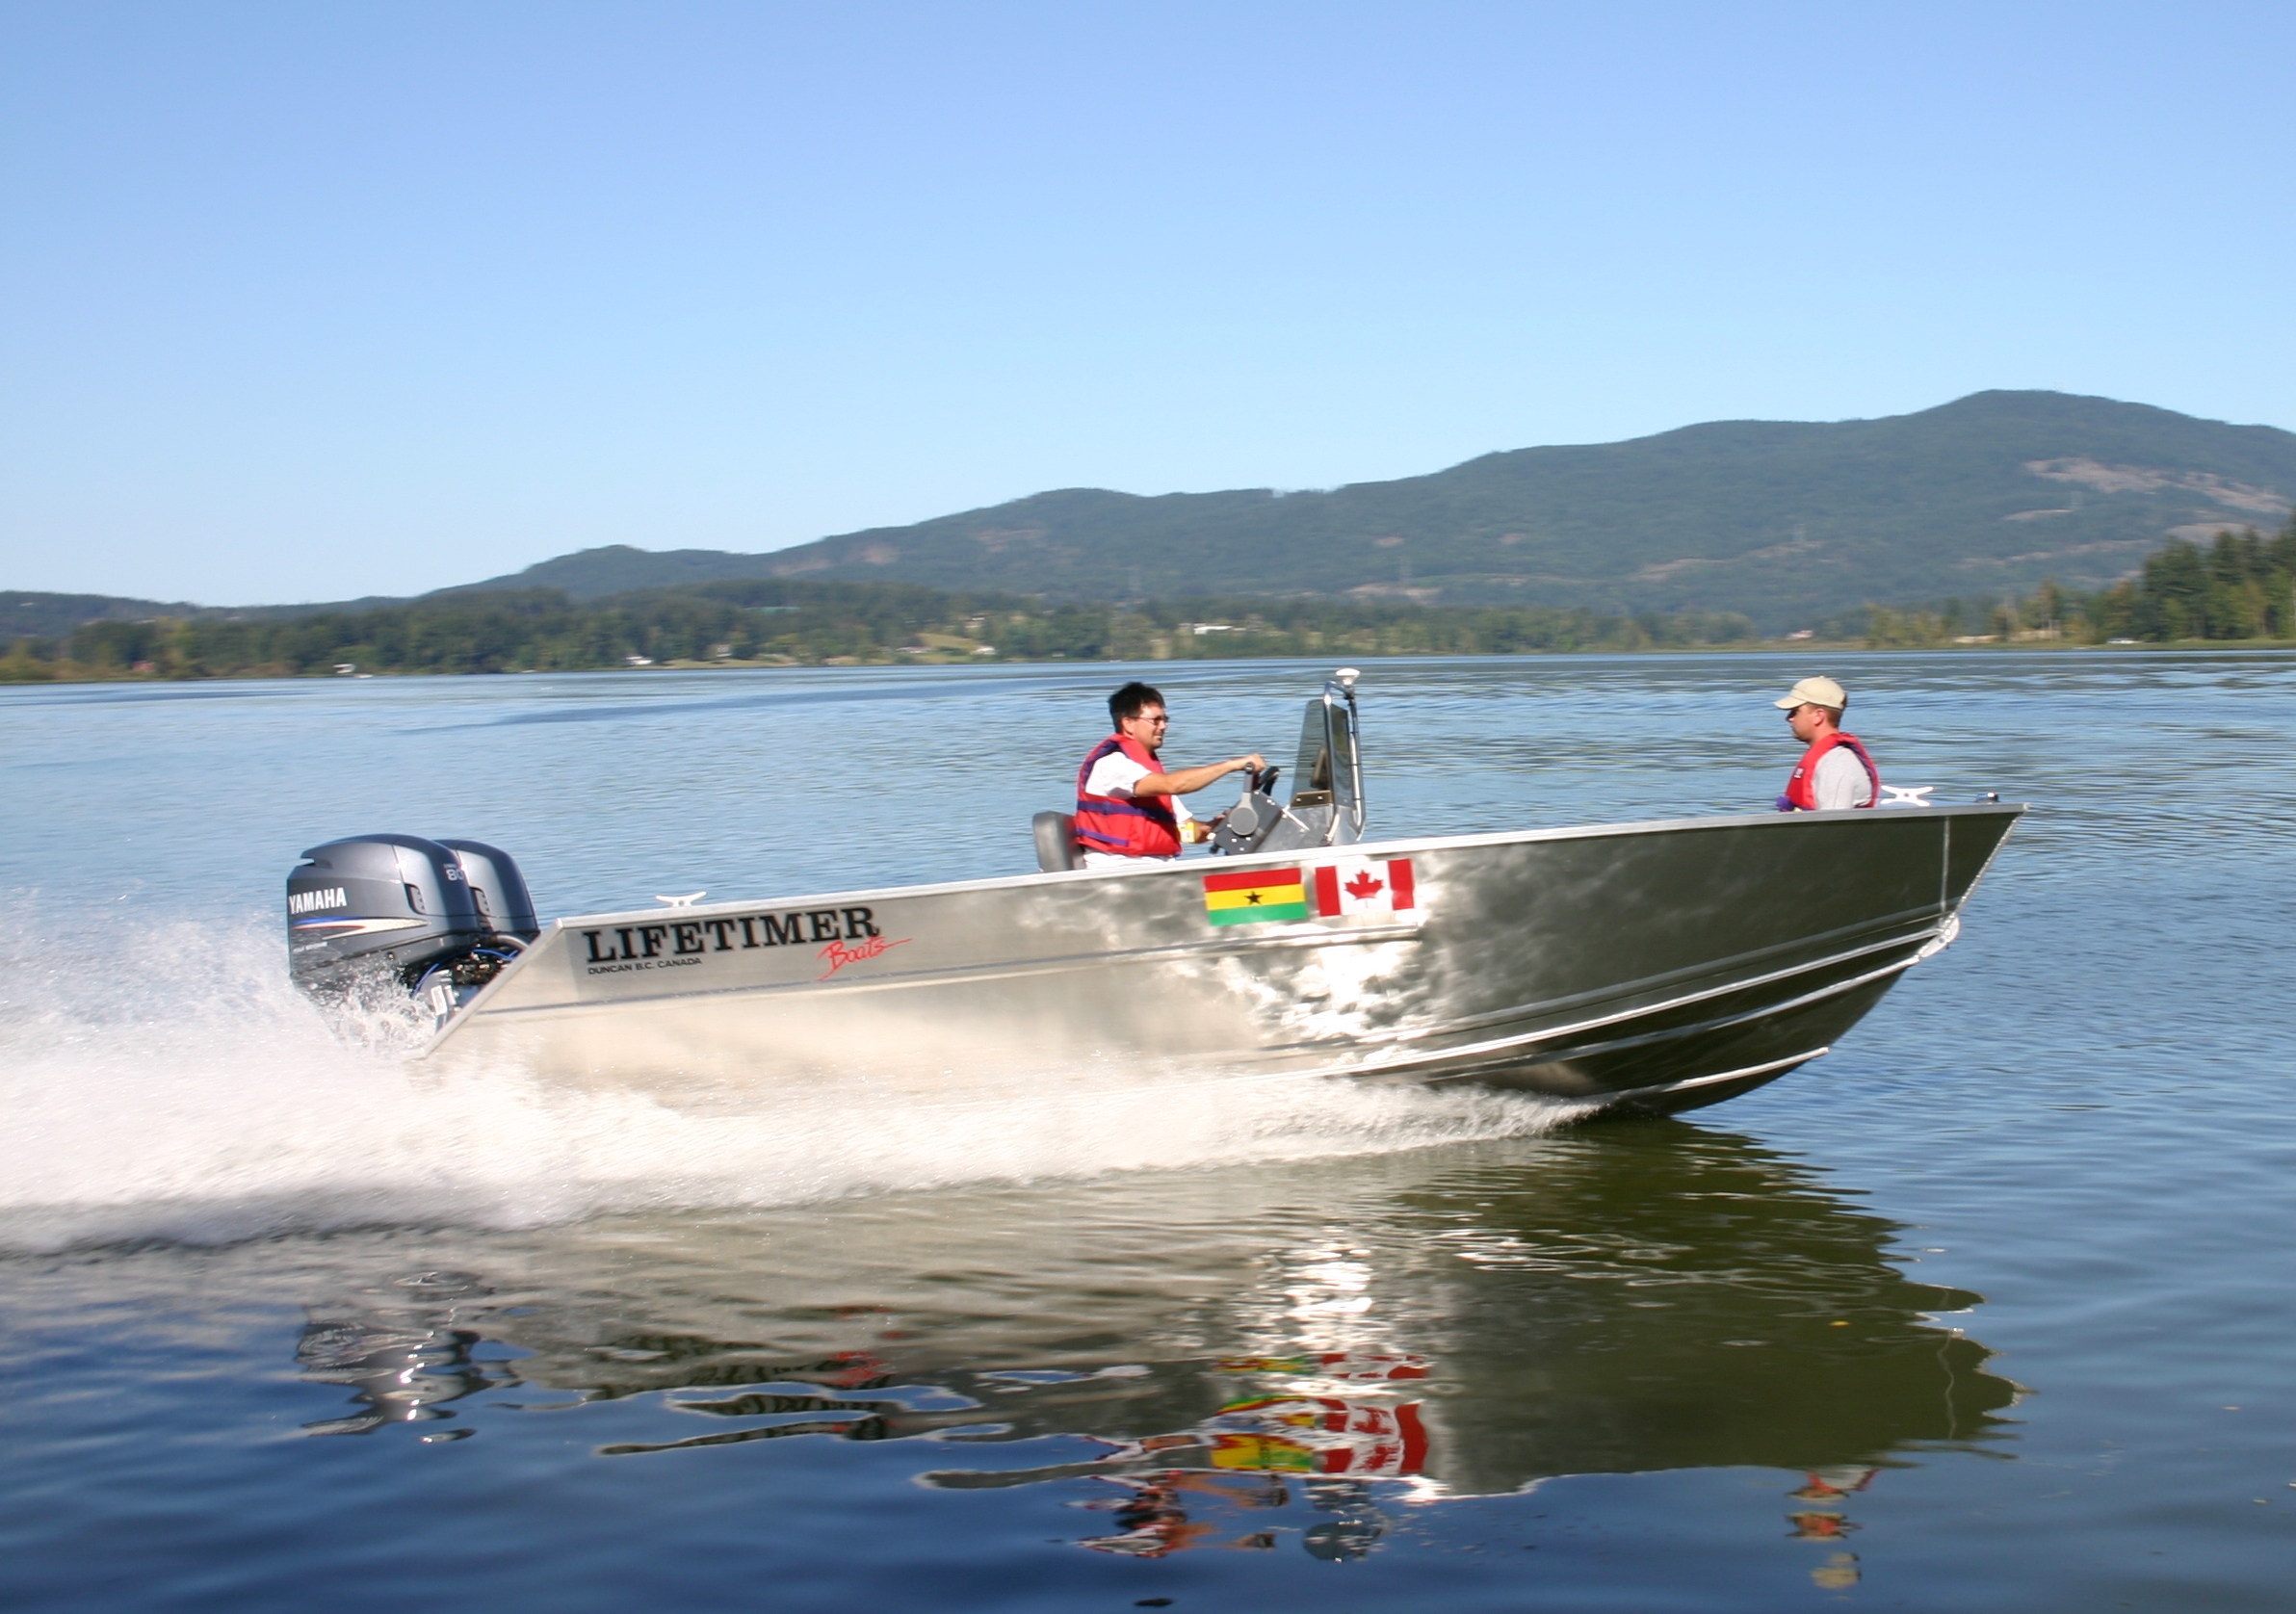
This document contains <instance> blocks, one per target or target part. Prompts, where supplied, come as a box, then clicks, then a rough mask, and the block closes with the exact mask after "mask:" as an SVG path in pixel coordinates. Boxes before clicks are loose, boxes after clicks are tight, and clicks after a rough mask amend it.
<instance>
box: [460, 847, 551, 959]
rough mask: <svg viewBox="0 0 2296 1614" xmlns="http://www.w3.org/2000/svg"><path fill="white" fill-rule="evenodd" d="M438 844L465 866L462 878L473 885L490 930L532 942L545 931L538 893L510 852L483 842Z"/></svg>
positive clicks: (473, 890) (464, 881) (497, 933)
mask: <svg viewBox="0 0 2296 1614" xmlns="http://www.w3.org/2000/svg"><path fill="white" fill-rule="evenodd" d="M438 844H439V845H440V846H444V847H446V848H447V849H448V850H449V851H451V852H453V853H454V854H455V861H456V862H457V864H459V865H461V867H462V881H463V883H464V884H465V885H467V886H469V887H470V895H471V897H472V898H473V899H474V900H475V901H476V902H477V903H478V905H479V917H480V918H481V919H482V920H483V921H485V923H486V928H487V929H489V930H491V931H493V932H494V933H495V934H496V935H498V936H515V937H517V938H518V939H519V940H520V941H522V942H531V941H533V940H534V939H535V937H536V936H539V935H540V934H541V933H542V922H541V921H540V920H538V919H536V918H535V898H534V894H533V893H532V892H530V891H528V890H527V889H526V876H525V875H523V874H521V873H520V872H518V865H517V864H515V863H513V862H512V861H511V860H510V854H509V852H506V851H503V850H502V849H501V848H499V847H496V846H488V845H486V843H485V842H483V841H450V840H441V841H440V842H439V843H438Z"/></svg>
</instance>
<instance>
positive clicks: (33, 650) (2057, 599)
mask: <svg viewBox="0 0 2296 1614" xmlns="http://www.w3.org/2000/svg"><path fill="white" fill-rule="evenodd" d="M1757 637H1758V636H1757V634H1756V632H1755V627H1754V624H1753V622H1752V621H1750V620H1749V619H1748V618H1746V617H1744V616H1742V615H1739V614H1737V613H1735V612H1673V613H1664V614H1659V613H1642V614H1628V613H1623V612H1598V611H1594V610H1590V609H1587V608H1583V607H1562V606H1513V607H1504V608H1492V609H1479V608H1475V607H1463V606H1450V607H1446V606H1426V605H1420V604H1417V603H1414V602H1411V601H1406V600H1392V601H1378V600H1369V601H1367V600H1339V599H1328V598H1313V597H1310V598H1296V599H1258V598H1199V597H1187V598H1180V599H1171V600H1158V601H1142V602H1132V603H1126V604H1120V605H1089V604H1068V605H1048V604H1046V603H1045V602H1043V601H1040V600H1034V599H1031V598H1028V597H1025V596H1021V595H1016V594H1000V593H967V592H952V591H948V590H943V589H936V588H926V587H920V586H914V585H909V584H897V583H821V582H806V581H803V580H796V579H744V580H738V581H733V582H723V583H709V584H700V585H692V586H681V587H675V588H652V589H642V590H639V591H637V592H634V593H628V594H619V595H613V596H611V597H609V598H606V599H600V600H591V601H587V602H581V601H575V600H573V599H570V598H569V597H568V596H567V595H565V594H564V593H562V592H561V591H560V590H557V589H550V588H535V589H524V590H509V591H501V592H483V593H455V594H442V595H436V596H433V597H431V598H428V599H423V600H416V601H412V602H409V603H407V604H404V605H392V606H383V607H378V608H375V609H371V610H361V611H334V612H314V613H312V614H309V615H303V616H267V617H262V618H232V617H224V616H220V615H216V614H212V613H211V614H203V615H200V616H182V617H174V616H155V617H152V618H150V619H148V620H144V621H138V622H120V621H91V622H84V623H82V624H81V625H80V626H78V627H76V628H74V629H73V630H72V631H71V632H70V633H69V634H68V635H63V636H57V637H50V638H40V637H25V638H16V639H14V640H13V643H12V644H11V645H10V646H9V648H8V650H7V653H6V654H5V655H0V683H44V682H51V681H60V682H70V681H86V680H104V679H142V678H149V679H186V678H295V677H307V676H313V675H320V674H327V673H345V674H361V673H364V674H405V673H483V672H573V671H587V670H594V669H597V668H602V667H627V666H680V665H683V666H691V665H779V666H837V665H886V664H897V663H903V662H918V663H939V664H947V663H951V662H992V661H995V662H1007V661H1012V662H1043V661H1079V662H1105V661H1197V660H1212V659H1226V658H1234V657H1262V656H1315V655H1343V656H1414V655H1459V656H1471V655H1519V654H1526V653H1532V652H1539V651H1574V650H1645V649H1669V648H1678V649H1690V648H1697V647H1700V646H1711V645H1730V644H1746V643H1752V642H1755V641H1756V640H1757ZM1813 637H1814V638H1818V639H1820V640H1823V641H1827V642H1854V641H1863V642H1865V643H1866V644H1868V645H1872V646H1875V647H1881V648H1887V647H1915V646H1928V645H1942V644H1952V643H1986V642H2015V641H2033V640H2065V641H2070V642H2074V643H2090V644H2100V643H2108V642H2114V641H2139V642H2154V643H2165V642H2171V641H2177V640H2190V639H2204V640H2256V639H2296V516H2291V518H2290V520H2289V522H2288V525H2287V526H2286V527H2285V528H2284V529H2283V530H2282V531H2281V532H2280V533H2279V534H2276V535H2274V536H2272V537H2269V538H2267V537H2265V536H2263V535H2262V534H2258V533H2257V532H2256V531H2254V530H2253V529H2251V530H2249V531H2245V532H2240V533H2234V532H2231V531H2226V532H2223V533H2219V534H2217V535H2216V538H2215V540H2214V541H2213V542H2212V543H2210V544H2208V545H2206V546H2205V547H2204V546H2202V545H2199V544H2195V543H2191V542H2188V541H2186V540H2184V539H2182V538H2178V539H2175V540H2173V541H2171V542H2170V543H2169V544H2168V545H2167V546H2166V547H2165V548H2162V549H2160V550H2158V551H2156V552H2154V553H2153V554H2152V556H2150V557H2148V558H2147V560H2145V563H2144V566H2143V568H2142V570H2141V571H2140V572H2139V574H2138V575H2137V576H2135V577H2132V578H2128V579H2125V580H2124V581H2122V582H2120V583H2117V584H2115V585H2113V586H2111V587H2110V588H2105V589H2101V590H2099V591H2096V592H2088V593H2084V592H2081V591H2078V590H2074V589H2066V588H2060V587H2059V586H2057V585H2055V584H2054V583H2044V584H2042V585H2041V586H2040V587H2038V588H2037V589H2034V590H2033V591H2032V592H2031V593H2029V594H2026V595H2024V596H2023V597H2022V598H2018V597H2014V596H2012V597H2005V598H1995V597H1984V596H1979V597H1973V598H1960V599H1947V600H1940V601H1934V602H1931V603H1930V604H1927V605H1923V606H1918V607H1913V608H1899V607H1891V606H1879V605H1869V606H1866V607H1864V608H1862V609H1861V610H1859V611H1856V612H1847V613H1845V614H1843V615H1840V616H1838V617H1835V618H1833V619H1830V620H1828V621H1826V622H1823V623H1820V624H1818V625H1817V626H1816V628H1815V629H1813Z"/></svg>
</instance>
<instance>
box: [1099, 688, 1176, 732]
mask: <svg viewBox="0 0 2296 1614" xmlns="http://www.w3.org/2000/svg"><path fill="white" fill-rule="evenodd" d="M1163 703H1164V692H1163V691H1162V690H1159V689H1157V688H1156V687H1155V686H1154V685H1150V684H1143V683H1141V682H1140V681H1139V680H1138V679H1136V678H1135V679H1134V680H1133V681H1132V682H1131V683H1129V684H1127V685H1125V686H1124V688H1123V689H1121V690H1117V691H1116V692H1115V693H1114V694H1112V695H1110V696H1109V722H1111V723H1113V724H1115V725H1116V726H1117V727H1119V728H1121V727H1122V726H1123V725H1124V719H1125V718H1127V717H1137V716H1139V715H1140V709H1141V708H1142V707H1147V706H1161V705H1163Z"/></svg>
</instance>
